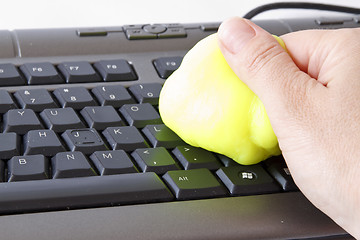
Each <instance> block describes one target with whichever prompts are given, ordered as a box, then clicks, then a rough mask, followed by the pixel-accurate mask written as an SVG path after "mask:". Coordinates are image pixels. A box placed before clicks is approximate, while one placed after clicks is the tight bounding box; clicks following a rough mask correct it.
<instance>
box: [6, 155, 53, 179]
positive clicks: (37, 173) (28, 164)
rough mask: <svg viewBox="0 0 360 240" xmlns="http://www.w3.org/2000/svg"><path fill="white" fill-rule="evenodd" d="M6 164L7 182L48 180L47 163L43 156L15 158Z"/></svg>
mask: <svg viewBox="0 0 360 240" xmlns="http://www.w3.org/2000/svg"><path fill="white" fill-rule="evenodd" d="M7 164H8V176H9V182H14V181H27V180H41V179H48V178H49V162H48V160H47V159H46V158H45V157H44V156H43V155H29V156H16V157H13V158H11V159H10V160H9V161H8V163H7Z"/></svg>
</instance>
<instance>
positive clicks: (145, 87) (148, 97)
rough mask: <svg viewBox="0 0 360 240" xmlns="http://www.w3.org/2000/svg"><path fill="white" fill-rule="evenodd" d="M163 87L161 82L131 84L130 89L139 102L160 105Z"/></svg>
mask: <svg viewBox="0 0 360 240" xmlns="http://www.w3.org/2000/svg"><path fill="white" fill-rule="evenodd" d="M161 88H162V85H161V84H160V83H147V84H138V85H134V86H131V87H130V88H129V90H130V91H131V93H132V94H133V95H134V96H135V97H136V100H137V101H138V102H139V103H150V104H152V105H158V104H159V96H160V91H161Z"/></svg>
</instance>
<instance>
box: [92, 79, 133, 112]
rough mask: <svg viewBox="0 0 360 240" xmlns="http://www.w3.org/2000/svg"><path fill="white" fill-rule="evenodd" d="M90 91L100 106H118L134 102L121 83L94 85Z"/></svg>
mask: <svg viewBox="0 0 360 240" xmlns="http://www.w3.org/2000/svg"><path fill="white" fill-rule="evenodd" d="M92 93H93V94H94V95H95V97H96V99H97V100H98V102H99V103H100V105H101V106H105V105H111V106H113V107H114V108H120V107H121V106H122V105H124V104H129V103H135V100H134V99H133V98H132V97H131V96H130V94H129V92H128V91H127V90H126V89H125V87H123V86H121V85H115V86H107V87H105V86H102V87H95V88H93V90H92Z"/></svg>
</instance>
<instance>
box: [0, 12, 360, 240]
mask: <svg viewBox="0 0 360 240" xmlns="http://www.w3.org/2000/svg"><path fill="white" fill-rule="evenodd" d="M255 22H256V23H257V24H258V25H260V26H262V27H263V28H265V29H267V30H268V31H270V32H271V33H272V34H276V35H282V34H285V33H288V32H291V31H297V30H302V29H310V28H340V27H358V26H360V24H359V21H358V16H354V17H350V18H349V17H348V18H336V19H331V18H329V19H325V18H319V19H284V20H262V21H255ZM218 27H219V23H198V24H138V25H126V26H120V27H108V28H107V27H104V28H92V29H85V28H84V29H83V28H81V29H37V30H36V29H33V30H14V31H0V39H1V40H0V47H1V49H3V50H2V51H1V52H0V114H1V132H0V180H1V182H0V215H1V216H0V229H1V232H2V239H9V238H13V239H25V238H26V239H47V238H48V237H49V236H50V235H51V236H52V238H55V239H98V238H103V239H119V238H120V239H170V238H180V239H202V238H204V239H233V238H239V239H263V238H265V239H274V238H281V239H285V238H286V239H288V238H292V239H293V238H327V237H328V238H332V237H337V239H340V238H341V239H351V237H350V236H349V235H348V234H347V233H346V232H345V231H344V230H342V229H341V228H340V227H338V226H337V225H336V224H335V223H334V222H333V221H332V220H330V219H329V218H328V217H327V216H325V215H324V214H323V213H321V212H320V211H319V210H317V209H316V208H315V207H314V206H313V205H312V204H311V203H310V202H308V200H307V199H306V198H305V197H304V196H303V195H302V193H301V192H300V191H299V190H298V188H297V186H296V185H295V183H294V181H293V179H292V178H291V174H290V172H289V170H288V168H287V167H286V164H285V162H284V160H283V158H282V156H278V157H271V158H269V159H267V160H266V161H264V162H262V163H259V164H256V165H251V166H243V165H239V164H237V163H236V162H234V161H233V160H232V159H230V158H228V157H226V156H223V155H220V154H216V153H213V152H209V151H206V150H204V149H201V148H196V147H193V146H190V145H187V144H186V143H185V142H184V141H183V140H182V139H181V138H179V137H178V136H177V135H176V134H175V133H174V132H172V131H171V130H170V129H169V128H167V127H166V126H165V125H164V124H163V123H162V120H161V117H160V115H159V111H158V100H159V93H160V91H161V88H162V85H163V83H164V82H165V81H166V79H167V78H168V77H169V76H170V75H171V73H172V72H174V71H175V70H176V69H177V68H178V67H179V65H180V64H181V61H182V58H183V56H184V55H185V54H186V52H187V51H188V50H189V49H190V48H191V47H192V46H193V45H194V44H195V43H196V42H197V41H199V40H201V39H202V38H204V37H206V36H208V35H209V34H212V33H214V32H216V31H217V29H218Z"/></svg>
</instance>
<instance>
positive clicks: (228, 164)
mask: <svg viewBox="0 0 360 240" xmlns="http://www.w3.org/2000/svg"><path fill="white" fill-rule="evenodd" d="M216 156H217V157H218V159H219V160H220V162H221V163H222V164H223V165H224V166H225V167H232V166H238V165H239V163H237V162H235V161H234V160H232V159H231V158H229V157H227V156H225V155H222V154H216Z"/></svg>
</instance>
